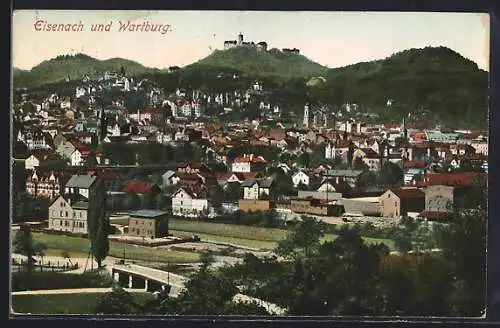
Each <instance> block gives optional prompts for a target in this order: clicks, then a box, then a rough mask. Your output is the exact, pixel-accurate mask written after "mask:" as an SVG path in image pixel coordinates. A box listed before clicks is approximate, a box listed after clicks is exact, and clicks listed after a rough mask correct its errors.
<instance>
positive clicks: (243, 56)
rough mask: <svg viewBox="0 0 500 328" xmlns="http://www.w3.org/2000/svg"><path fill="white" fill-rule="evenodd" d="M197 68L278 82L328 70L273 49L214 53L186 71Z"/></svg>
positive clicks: (234, 49)
mask: <svg viewBox="0 0 500 328" xmlns="http://www.w3.org/2000/svg"><path fill="white" fill-rule="evenodd" d="M198 67H218V68H225V69H234V70H237V71H240V72H241V73H242V74H245V75H253V76H260V77H275V78H278V79H289V78H292V77H312V76H314V75H317V74H322V73H324V72H326V71H327V68H326V67H324V66H322V65H320V64H318V63H315V62H313V61H312V60H310V59H309V58H307V57H305V56H303V55H300V54H294V53H286V52H282V51H281V50H278V49H275V48H273V49H271V50H269V51H258V50H257V49H255V48H247V47H236V48H232V49H228V50H215V51H214V52H213V53H212V54H210V55H209V56H207V57H205V58H203V59H201V60H199V61H197V62H195V63H193V64H191V65H189V66H187V67H186V68H187V69H196V68H198Z"/></svg>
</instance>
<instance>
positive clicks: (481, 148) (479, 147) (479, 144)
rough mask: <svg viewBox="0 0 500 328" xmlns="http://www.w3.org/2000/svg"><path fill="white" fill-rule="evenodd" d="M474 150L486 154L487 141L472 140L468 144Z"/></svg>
mask: <svg viewBox="0 0 500 328" xmlns="http://www.w3.org/2000/svg"><path fill="white" fill-rule="evenodd" d="M470 145H471V146H472V147H474V149H475V150H476V154H482V155H486V156H488V142H487V141H475V140H474V141H472V143H471V144H470Z"/></svg>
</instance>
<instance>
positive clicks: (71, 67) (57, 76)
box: [13, 54, 160, 87]
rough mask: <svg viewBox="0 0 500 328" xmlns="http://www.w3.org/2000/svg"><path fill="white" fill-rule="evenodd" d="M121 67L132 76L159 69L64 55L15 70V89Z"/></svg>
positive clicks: (117, 59)
mask: <svg viewBox="0 0 500 328" xmlns="http://www.w3.org/2000/svg"><path fill="white" fill-rule="evenodd" d="M121 67H124V68H125V70H126V71H127V72H128V73H130V74H144V73H154V72H158V71H160V70H159V69H157V68H150V67H146V66H144V65H142V64H140V63H138V62H135V61H133V60H129V59H123V58H110V59H106V60H99V59H96V58H93V57H91V56H88V55H85V54H76V55H62V56H57V57H56V58H52V59H49V60H45V61H43V62H41V63H40V64H38V65H36V66H35V67H33V68H32V69H31V70H20V69H16V68H14V69H13V79H14V87H33V86H39V85H43V84H49V83H54V82H59V81H61V80H64V79H66V78H68V77H69V78H70V79H80V78H82V77H83V76H84V75H86V74H88V75H91V76H93V75H102V74H104V73H105V72H106V71H119V70H120V69H121Z"/></svg>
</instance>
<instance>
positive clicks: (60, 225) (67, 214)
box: [48, 195, 89, 234]
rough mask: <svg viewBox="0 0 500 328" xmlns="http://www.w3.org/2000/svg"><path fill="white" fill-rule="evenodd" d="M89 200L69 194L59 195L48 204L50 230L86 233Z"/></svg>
mask: <svg viewBox="0 0 500 328" xmlns="http://www.w3.org/2000/svg"><path fill="white" fill-rule="evenodd" d="M88 209H89V202H88V201H84V200H77V198H75V197H73V196H71V195H59V196H58V197H57V198H56V199H54V201H53V202H52V203H51V204H50V205H49V226H48V228H49V229H50V230H55V231H64V232H70V233H74V234H87V232H88V226H87V217H88Z"/></svg>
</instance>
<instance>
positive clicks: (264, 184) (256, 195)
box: [241, 177, 274, 199]
mask: <svg viewBox="0 0 500 328" xmlns="http://www.w3.org/2000/svg"><path fill="white" fill-rule="evenodd" d="M273 182H274V181H273V179H272V178H271V177H267V178H260V179H247V180H245V181H244V182H243V183H242V184H241V187H242V188H243V199H269V195H270V193H271V187H272V185H273Z"/></svg>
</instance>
